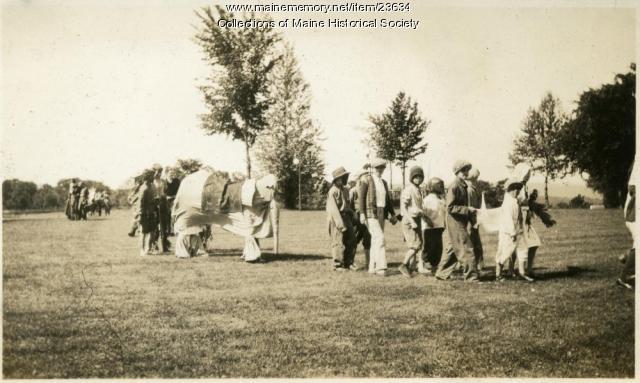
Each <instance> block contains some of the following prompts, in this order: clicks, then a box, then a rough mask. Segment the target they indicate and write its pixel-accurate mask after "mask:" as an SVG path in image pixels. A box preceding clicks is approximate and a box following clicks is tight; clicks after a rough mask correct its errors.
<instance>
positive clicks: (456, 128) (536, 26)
mask: <svg viewBox="0 0 640 383" xmlns="http://www.w3.org/2000/svg"><path fill="white" fill-rule="evenodd" d="M317 1H319V0H317ZM317 1H316V2H317ZM323 1H324V2H326V3H329V2H332V1H331V0H323ZM238 2H246V3H271V2H265V1H255V2H249V1H245V0H242V1H241V0H238ZM274 2H275V1H274ZM301 2H306V1H301ZM333 2H335V1H333ZM216 3H217V2H211V1H198V0H187V1H168V0H167V1H160V0H154V1H106V0H105V1H66V2H62V1H46V2H45V1H37V0H32V1H13V2H12V1H9V2H4V3H3V6H2V20H1V21H2V29H1V36H2V136H1V144H0V145H1V147H0V149H1V151H2V173H3V176H4V177H5V178H13V177H17V178H20V179H23V180H33V181H35V182H37V183H45V182H46V183H51V184H54V183H55V182H57V180H59V179H61V178H65V177H72V176H77V177H81V178H90V179H96V180H103V181H105V182H106V183H107V184H109V185H111V186H113V187H118V186H120V185H122V184H123V183H124V182H125V180H126V179H127V178H128V177H130V176H131V175H133V174H134V173H136V172H138V171H139V170H141V169H143V168H144V167H146V166H149V165H150V164H152V163H154V162H159V163H161V164H172V163H174V162H175V160H176V159H178V158H199V159H201V160H202V161H203V162H205V163H207V164H210V165H212V166H213V167H215V168H218V169H221V170H230V171H243V170H244V168H245V165H244V150H243V147H242V145H241V144H240V143H238V142H234V141H231V140H230V139H227V138H225V137H221V136H206V135H204V134H203V131H202V130H201V129H200V128H199V118H198V114H199V113H203V112H205V110H204V106H203V102H202V97H201V94H200V91H199V90H198V89H197V85H199V84H203V83H204V81H205V77H206V76H207V73H208V68H207V66H206V63H205V62H204V61H202V54H201V51H200V48H199V46H198V45H197V44H195V42H194V41H193V35H194V31H195V29H194V25H196V24H197V23H198V19H197V18H196V16H195V14H194V10H196V9H198V8H200V7H202V6H206V5H213V4H216ZM277 3H283V1H278V2H277ZM290 3H292V2H290ZM296 3H297V2H296ZM442 4H443V3H432V2H427V1H421V2H420V3H418V2H417V1H413V2H412V3H411V6H412V9H411V12H410V13H404V14H385V15H377V16H376V15H373V14H350V15H344V14H343V15H311V14H307V15H303V14H297V15H296V14H287V15H284V14H278V15H273V16H275V17H276V19H279V18H282V17H302V18H310V17H313V18H316V19H327V18H330V17H338V18H350V19H358V18H364V19H370V18H372V17H378V18H383V17H384V18H389V19H401V18H404V19H414V20H420V25H419V28H418V29H417V30H415V31H411V30H393V31H390V30H385V29H375V30H371V29H362V30H356V29H287V30H282V32H283V35H284V37H285V38H286V39H287V40H288V41H290V42H291V43H292V44H293V46H294V48H295V51H296V53H297V57H298V59H299V63H300V69H301V71H302V73H303V75H304V77H305V78H306V80H307V81H308V82H309V84H310V86H311V92H312V96H313V98H312V116H313V118H314V119H315V120H316V122H317V123H318V124H319V125H320V126H321V127H322V128H323V129H324V131H325V137H326V140H325V141H324V143H323V146H324V148H325V149H326V150H325V159H326V163H327V173H330V171H331V170H332V169H333V168H335V167H337V166H340V165H342V166H345V167H346V168H347V169H348V170H353V169H355V168H356V167H360V166H361V165H362V163H363V162H364V161H365V157H366V154H367V148H366V147H364V145H363V144H362V143H361V140H362V138H363V133H362V129H363V128H364V127H366V126H367V125H368V120H367V117H368V115H369V114H371V113H381V112H383V111H384V110H385V109H386V108H387V107H388V106H389V104H390V103H391V101H392V99H393V98H394V97H395V95H396V94H397V93H398V91H400V90H403V91H405V92H406V93H407V94H408V95H409V96H411V97H412V99H413V100H415V101H417V102H418V105H419V108H420V110H421V111H422V114H423V116H424V117H425V118H427V119H428V120H430V121H431V125H430V127H429V131H428V133H427V141H428V142H429V148H428V150H427V153H426V154H425V155H423V156H420V157H419V158H418V159H417V161H416V162H415V163H417V164H420V165H422V166H424V167H425V171H426V172H428V173H429V175H431V176H440V177H442V178H445V179H449V178H450V176H451V174H450V173H451V170H450V169H451V166H452V163H453V162H454V161H455V160H456V159H457V158H466V159H468V160H470V161H471V162H472V163H474V165H476V166H477V167H478V168H479V169H480V171H481V173H482V174H481V178H483V179H487V180H489V181H495V180H498V179H500V178H504V177H505V176H506V174H507V171H508V170H507V164H508V161H507V156H508V153H509V151H510V149H511V145H512V142H513V139H514V138H515V136H516V134H517V131H518V129H519V128H520V126H521V123H522V120H523V119H524V117H525V115H526V112H527V109H528V108H529V107H531V106H537V105H538V103H539V102H540V100H541V99H542V97H543V96H544V94H545V92H547V91H551V92H553V94H554V95H555V96H557V97H559V98H560V100H561V102H562V105H563V107H564V109H565V111H567V112H570V111H571V110H572V109H573V108H574V106H575V104H574V102H575V100H577V98H578V95H579V94H580V93H581V92H583V91H585V90H587V89H589V88H590V87H598V86H600V85H601V84H603V83H607V82H612V81H613V78H614V76H615V74H616V73H621V72H626V71H628V68H629V64H630V63H631V62H633V61H635V44H636V42H635V30H636V25H635V14H636V13H635V9H630V8H622V7H620V8H613V7H612V5H613V4H614V3H613V2H598V3H590V4H591V5H600V6H599V7H592V8H584V7H582V8H575V7H574V8H572V7H549V4H550V3H520V4H519V5H528V6H526V7H513V6H511V7H508V4H513V2H512V3H504V2H500V3H493V5H492V6H490V7H487V6H484V7H474V6H470V5H469V4H472V3H471V2H466V3H457V4H459V6H456V7H444V6H442ZM617 4H618V5H619V4H621V3H620V2H618V3H617ZM622 4H623V5H624V4H627V5H628V3H622ZM463 5H464V6H463ZM531 5H536V6H531ZM545 5H546V6H545ZM412 164H414V163H412ZM399 173H400V172H399V169H397V170H395V172H394V179H395V180H396V182H399V181H400V178H399ZM538 179H539V178H538ZM567 182H570V183H580V181H579V180H578V179H577V178H575V177H574V178H571V179H569V180H568V181H567Z"/></svg>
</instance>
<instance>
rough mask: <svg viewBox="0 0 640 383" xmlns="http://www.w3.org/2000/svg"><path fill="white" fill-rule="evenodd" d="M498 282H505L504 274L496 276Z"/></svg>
mask: <svg viewBox="0 0 640 383" xmlns="http://www.w3.org/2000/svg"><path fill="white" fill-rule="evenodd" d="M496 282H500V283H502V282H504V276H502V275H498V276H497V277H496Z"/></svg>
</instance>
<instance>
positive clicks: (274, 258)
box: [262, 253, 329, 263]
mask: <svg viewBox="0 0 640 383" xmlns="http://www.w3.org/2000/svg"><path fill="white" fill-rule="evenodd" d="M262 258H264V260H265V261H266V262H269V263H270V262H291V261H293V262H296V261H321V260H326V259H328V258H329V257H328V256H324V255H319V254H293V253H280V254H273V253H262Z"/></svg>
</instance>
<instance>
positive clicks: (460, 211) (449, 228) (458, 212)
mask: <svg viewBox="0 0 640 383" xmlns="http://www.w3.org/2000/svg"><path fill="white" fill-rule="evenodd" d="M469 170H471V163H469V162H467V161H464V160H459V161H456V163H455V165H454V166H453V172H454V173H455V175H456V178H455V179H454V180H453V182H452V183H451V184H450V185H449V188H448V189H447V197H446V201H445V202H446V206H447V217H446V233H447V235H445V241H446V242H445V246H446V251H445V254H444V256H443V257H442V259H441V260H440V264H439V265H438V271H436V278H437V279H439V280H446V279H449V277H450V276H451V273H452V272H453V271H454V270H455V268H456V264H457V262H460V264H461V265H462V268H463V273H464V279H465V280H466V281H478V268H477V265H476V261H475V257H474V256H473V252H472V249H473V245H472V243H471V238H470V236H469V231H468V226H469V223H470V222H471V219H472V217H473V215H474V214H475V212H476V209H475V208H473V207H471V206H469V195H468V192H467V183H466V182H465V180H466V179H467V177H468V176H469Z"/></svg>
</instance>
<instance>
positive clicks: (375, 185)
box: [358, 159, 397, 276]
mask: <svg viewBox="0 0 640 383" xmlns="http://www.w3.org/2000/svg"><path fill="white" fill-rule="evenodd" d="M371 167H372V168H373V169H374V172H373V174H366V175H364V176H363V177H362V178H361V183H360V189H359V190H358V198H359V200H358V205H359V207H358V210H359V212H360V223H362V224H366V225H367V227H368V228H369V233H371V259H370V262H369V273H375V274H376V275H379V276H385V275H386V271H387V256H386V252H385V241H384V223H385V220H387V219H388V220H389V221H390V222H391V224H392V225H395V224H396V222H397V219H396V216H395V211H394V210H393V204H392V203H391V194H390V193H389V187H388V186H387V182H386V181H385V180H383V179H382V177H381V176H382V173H383V172H384V169H385V168H386V162H385V161H384V160H382V159H377V160H374V161H372V163H371Z"/></svg>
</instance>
